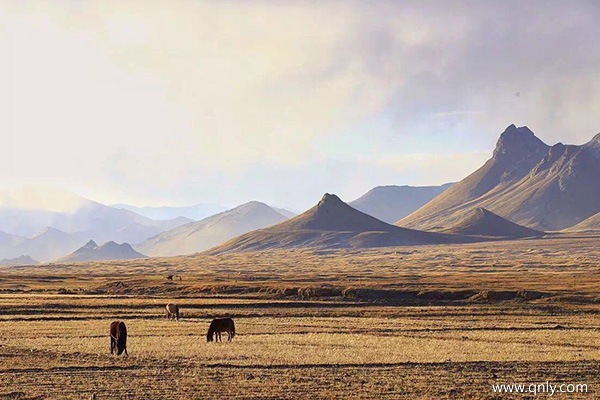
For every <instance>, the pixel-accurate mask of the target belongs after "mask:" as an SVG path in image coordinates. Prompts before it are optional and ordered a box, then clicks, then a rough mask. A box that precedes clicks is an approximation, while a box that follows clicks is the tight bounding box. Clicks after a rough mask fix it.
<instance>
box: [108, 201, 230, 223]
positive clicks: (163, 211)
mask: <svg viewBox="0 0 600 400" xmlns="http://www.w3.org/2000/svg"><path fill="white" fill-rule="evenodd" d="M111 207H113V208H117V209H123V210H129V211H132V212H134V213H136V214H139V215H143V216H144V217H147V218H151V219H154V220H166V219H174V218H177V217H185V218H187V219H189V220H190V222H191V221H199V220H201V219H203V218H206V217H209V216H211V215H214V214H217V213H220V212H223V211H225V210H227V208H226V207H224V206H222V205H220V204H214V203H198V204H194V205H192V206H186V207H136V206H132V205H129V204H113V205H111Z"/></svg>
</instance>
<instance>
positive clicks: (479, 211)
mask: <svg viewBox="0 0 600 400" xmlns="http://www.w3.org/2000/svg"><path fill="white" fill-rule="evenodd" d="M444 232H447V233H455V234H461V235H473V236H495V237H507V238H525V237H535V236H542V235H544V232H541V231H536V230H534V229H529V228H526V227H524V226H521V225H518V224H515V223H514V222H511V221H509V220H507V219H505V218H502V217H500V216H498V215H496V214H494V213H493V212H490V211H488V210H486V209H485V208H481V207H479V208H476V209H475V210H472V211H470V212H469V214H468V215H467V216H466V217H465V218H463V219H462V220H461V221H459V222H458V223H457V224H456V225H454V226H451V227H449V228H448V229H446V230H444Z"/></svg>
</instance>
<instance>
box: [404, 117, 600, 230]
mask: <svg viewBox="0 0 600 400" xmlns="http://www.w3.org/2000/svg"><path fill="white" fill-rule="evenodd" d="M599 149H600V135H598V136H596V137H595V138H594V139H592V141H590V142H589V143H587V144H585V145H582V146H574V145H564V144H562V143H558V144H556V145H554V146H552V147H550V146H548V145H546V144H545V143H543V142H542V141H541V140H539V139H538V138H537V137H536V136H535V135H534V134H533V132H531V131H530V130H529V129H528V128H527V127H521V128H517V127H515V126H514V125H511V126H509V127H508V128H507V129H506V130H505V131H504V133H502V135H501V136H500V139H499V140H498V143H497V146H496V149H495V150H494V153H493V156H492V158H491V159H490V160H488V161H487V162H486V163H485V164H484V165H483V166H482V167H481V168H479V169H478V170H477V171H475V172H474V173H472V174H471V175H469V176H468V177H466V178H465V179H463V180H462V181H460V182H459V183H457V184H455V185H454V186H452V187H451V188H450V189H448V190H447V191H445V192H444V193H442V194H441V195H439V196H437V197H436V198H435V199H433V200H432V201H430V202H429V203H427V204H426V205H425V206H423V207H421V208H420V209H419V210H417V211H415V212H414V213H412V214H411V215H409V216H408V217H405V218H404V219H402V220H400V221H398V222H397V225H399V226H406V227H411V228H419V229H430V230H444V229H447V228H448V227H450V226H452V225H455V224H456V223H458V221H460V220H461V219H463V218H465V216H466V215H467V213H468V212H469V211H471V210H473V209H476V208H478V207H482V208H485V209H487V210H489V211H491V212H493V213H495V214H498V215H500V216H502V217H504V218H506V219H508V220H510V221H513V222H515V223H517V224H520V225H524V226H526V227H529V228H532V229H537V230H561V229H564V228H566V227H569V226H572V225H575V224H577V223H578V222H580V221H583V220H584V219H586V218H588V217H589V216H591V215H593V214H595V213H597V212H599V211H600V203H599V202H598V201H597V200H596V199H598V198H600V151H599Z"/></svg>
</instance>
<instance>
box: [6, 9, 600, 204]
mask: <svg viewBox="0 0 600 400" xmlns="http://www.w3.org/2000/svg"><path fill="white" fill-rule="evenodd" d="M598 21H600V2H598V1H589V2H587V1H562V0H561V1H514V2H511V1H488V2H485V1H472V2H471V1H469V2H467V1H464V2H458V1H452V2H449V1H439V2H436V1H390V2H384V1H380V2H365V1H356V2H352V1H345V2H342V1H332V2H326V1H319V2H317V1H312V2H300V1H293V2H292V1H289V2H285V1H271V2H259V1H244V2H235V1H214V2H202V1H191V0H188V1H175V0H169V1H166V0H165V1H139V2H138V1H107V0H104V1H97V2H94V1H79V0H78V1H75V0H73V1H51V2H49V1H40V2H36V1H20V0H17V1H10V0H3V1H2V2H1V4H0V55H1V59H2V62H0V88H2V90H0V110H1V111H0V182H1V183H2V185H3V186H11V185H18V184H22V183H27V184H31V183H34V184H35V183H40V182H41V183H45V184H53V185H59V186H64V187H66V188H69V189H71V190H73V191H76V192H78V193H81V194H83V195H86V196H87V197H90V198H93V199H97V200H99V201H103V202H106V203H112V202H130V203H134V204H138V205H144V204H149V205H157V204H173V205H179V204H187V203H194V202H201V201H210V202H218V203H222V204H225V205H236V204H239V203H241V202H245V201H248V200H252V199H257V200H262V201H265V202H268V203H270V204H274V205H280V206H286V207H289V208H292V209H295V210H302V209H304V208H306V207H307V206H309V205H311V204H313V203H315V202H316V201H318V199H319V198H320V196H321V195H322V193H324V192H326V191H328V192H333V193H338V194H339V195H341V196H342V198H344V199H345V200H352V199H354V198H355V197H357V196H359V195H360V194H362V193H363V192H365V191H366V190H368V189H370V188H371V187H373V186H375V185H382V184H420V185H425V184H441V183H444V182H447V181H452V180H459V179H461V178H462V177H464V176H465V175H467V174H468V173H470V172H472V171H473V170H474V169H475V168H477V167H478V166H479V165H481V164H482V162H483V161H485V159H487V158H488V157H489V156H490V154H491V151H492V149H493V147H494V143H495V141H496V139H497V137H498V135H499V134H500V133H501V132H502V131H503V130H504V128H505V127H506V126H507V125H509V124H511V123H515V124H516V125H519V126H520V125H527V126H529V127H530V128H531V129H532V130H533V131H534V132H536V134H537V135H538V136H539V137H541V138H542V139H543V140H544V141H546V142H547V143H550V144H554V143H555V142H558V141H562V142H568V143H576V144H580V143H583V142H585V141H587V140H589V139H590V138H591V137H592V136H593V135H594V134H596V133H598V132H600V41H599V40H598V38H600V23H598Z"/></svg>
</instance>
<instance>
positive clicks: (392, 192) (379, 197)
mask: <svg viewBox="0 0 600 400" xmlns="http://www.w3.org/2000/svg"><path fill="white" fill-rule="evenodd" d="M453 184H454V183H446V184H444V185H441V186H407V185H404V186H395V185H389V186H377V187H375V188H373V189H371V190H369V191H368V192H367V193H365V194H364V195H362V196H361V197H359V198H358V199H356V200H354V201H352V202H350V203H348V204H349V205H350V206H352V207H353V208H356V209H357V210H359V211H362V212H364V213H365V214H369V215H371V216H373V217H375V218H377V219H380V220H381V221H384V222H387V223H389V224H393V223H394V222H396V221H398V220H400V219H402V218H404V217H406V216H407V215H409V214H410V213H412V212H413V211H416V210H418V209H419V208H421V207H422V206H424V205H425V204H427V203H428V202H429V201H431V200H432V199H433V198H434V197H436V196H437V195H439V194H440V193H442V192H444V191H445V190H446V189H448V188H449V187H451V186H452V185H453Z"/></svg>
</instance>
